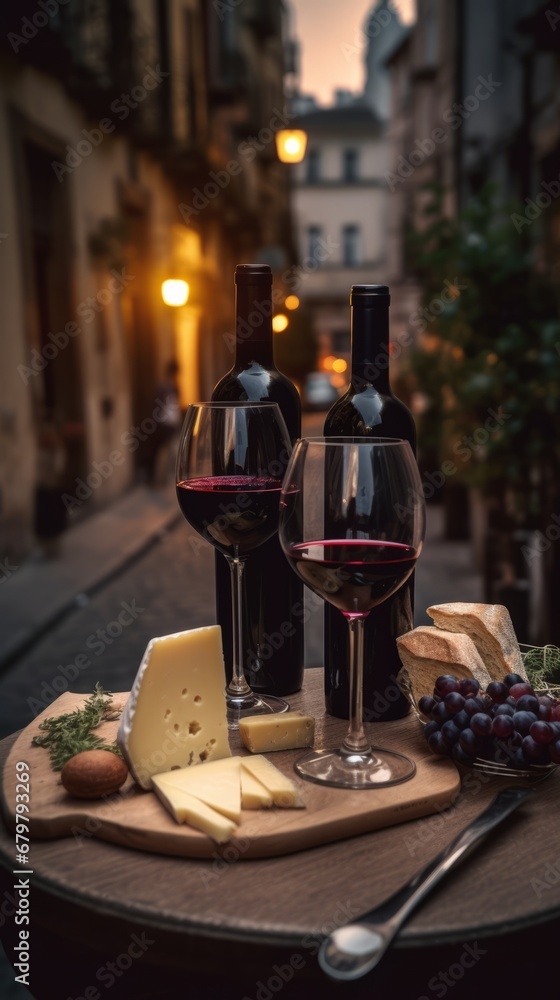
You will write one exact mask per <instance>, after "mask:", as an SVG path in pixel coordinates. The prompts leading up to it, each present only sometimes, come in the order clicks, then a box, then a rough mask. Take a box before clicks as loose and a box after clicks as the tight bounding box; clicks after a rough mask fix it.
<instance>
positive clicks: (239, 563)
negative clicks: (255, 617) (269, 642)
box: [227, 557, 251, 698]
mask: <svg viewBox="0 0 560 1000" xmlns="http://www.w3.org/2000/svg"><path fill="white" fill-rule="evenodd" d="M228 563H229V569H230V573H231V621H232V640H233V642H232V645H233V650H232V661H233V672H232V678H231V680H230V682H229V684H228V686H227V693H228V694H229V695H233V696H234V697H235V698H243V697H244V696H245V695H249V694H251V688H250V687H249V685H248V684H247V681H246V680H245V675H244V673H243V667H242V663H243V570H244V569H245V560H244V559H239V558H237V557H235V558H233V559H231V558H228Z"/></svg>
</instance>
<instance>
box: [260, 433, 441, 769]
mask: <svg viewBox="0 0 560 1000" xmlns="http://www.w3.org/2000/svg"><path fill="white" fill-rule="evenodd" d="M280 509H281V513H280V531H279V534H280V542H281V545H282V548H283V550H284V552H285V554H286V557H287V559H288V561H289V562H290V564H291V566H292V568H293V570H294V571H295V572H296V573H297V574H298V575H299V576H300V577H301V579H302V580H303V581H304V583H305V584H306V585H307V586H308V587H310V588H311V590H313V591H314V592H315V593H317V594H319V595H320V596H321V597H322V598H323V599H324V600H325V601H327V602H328V603H329V604H332V605H333V606H334V607H336V608H338V610H339V611H340V612H341V613H342V614H343V615H344V617H345V618H346V620H347V622H348V626H349V645H350V727H349V731H348V734H347V736H346V739H345V740H344V743H343V744H342V746H341V747H340V748H337V749H333V750H318V751H313V752H312V753H310V754H307V755H306V756H305V757H303V758H302V759H301V760H300V761H298V762H297V764H296V770H297V771H298V772H299V773H300V774H301V775H302V776H303V777H305V778H307V779H308V780H311V781H316V782H319V783H323V784H329V785H334V786H336V787H346V788H373V787H379V786H381V785H392V784H397V783H399V782H401V781H406V780H408V778H410V777H412V776H413V774H414V773H415V765H414V762H413V761H411V760H409V758H407V757H405V756H404V755H403V754H398V753H396V752H393V751H388V750H382V749H380V748H377V747H376V748H373V749H372V748H371V747H370V745H369V743H368V740H367V739H366V736H365V733H364V729H363V723H362V669H363V626H364V621H365V619H366V618H367V616H368V615H369V614H370V613H371V612H372V611H373V612H374V609H375V607H376V606H377V605H379V604H381V603H382V602H383V601H385V600H387V598H389V597H391V596H392V595H393V594H394V593H396V591H397V590H398V589H399V588H400V587H401V586H402V585H403V583H405V581H406V580H407V579H408V578H409V577H410V575H411V573H412V572H413V570H414V567H415V564H416V560H417V558H418V556H419V555H420V552H421V549H422V542H423V537H424V530H425V511H424V501H423V496H422V489H421V480H420V476H419V473H418V467H417V465H416V461H415V459H414V456H413V454H412V450H411V448H410V445H409V444H408V443H407V442H406V441H402V440H395V439H389V438H379V439H375V440H374V439H365V438H354V437H346V438H345V437H342V438H308V439H303V440H301V441H298V442H297V444H296V447H295V449H294V452H293V455H292V458H291V461H290V464H289V466H288V469H287V471H286V476H285V479H284V485H283V488H282V493H281V500H280ZM374 613H375V612H374ZM341 667H342V664H341Z"/></svg>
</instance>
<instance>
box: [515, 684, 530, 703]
mask: <svg viewBox="0 0 560 1000" xmlns="http://www.w3.org/2000/svg"><path fill="white" fill-rule="evenodd" d="M534 693H535V692H534V691H533V688H532V687H531V685H530V684H513V685H512V687H510V689H509V697H510V698H515V700H516V701H519V699H520V698H522V697H523V695H524V694H534Z"/></svg>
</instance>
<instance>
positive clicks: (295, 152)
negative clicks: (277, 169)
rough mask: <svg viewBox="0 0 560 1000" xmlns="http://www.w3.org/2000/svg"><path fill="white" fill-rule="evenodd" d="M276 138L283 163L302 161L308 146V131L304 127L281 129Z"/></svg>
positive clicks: (277, 148)
mask: <svg viewBox="0 0 560 1000" xmlns="http://www.w3.org/2000/svg"><path fill="white" fill-rule="evenodd" d="M275 139H276V152H277V154H278V159H279V160H280V161H281V163H301V161H302V160H303V157H304V156H305V149H306V147H307V133H306V132H304V131H303V129H300V128H293V129H280V131H279V132H277V133H276V136H275Z"/></svg>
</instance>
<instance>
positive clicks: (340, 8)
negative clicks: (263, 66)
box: [291, 0, 415, 104]
mask: <svg viewBox="0 0 560 1000" xmlns="http://www.w3.org/2000/svg"><path fill="white" fill-rule="evenodd" d="M394 5H395V7H397V8H398V10H399V12H400V14H401V18H402V20H403V21H405V22H410V21H411V20H412V18H413V14H414V5H415V0H394ZM374 6H375V0H291V7H292V34H293V35H294V36H295V37H296V38H297V39H298V40H299V42H300V46H301V50H300V51H301V85H300V89H301V92H302V93H304V94H313V95H314V96H315V97H317V98H318V100H319V102H320V103H321V104H331V103H332V100H333V91H334V90H335V88H336V87H344V88H346V89H348V90H352V91H360V90H361V89H362V87H363V84H364V57H365V48H366V44H367V37H366V36H364V34H363V25H364V21H365V18H366V15H367V14H368V13H369V11H370V10H372V9H373V7H374Z"/></svg>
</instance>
